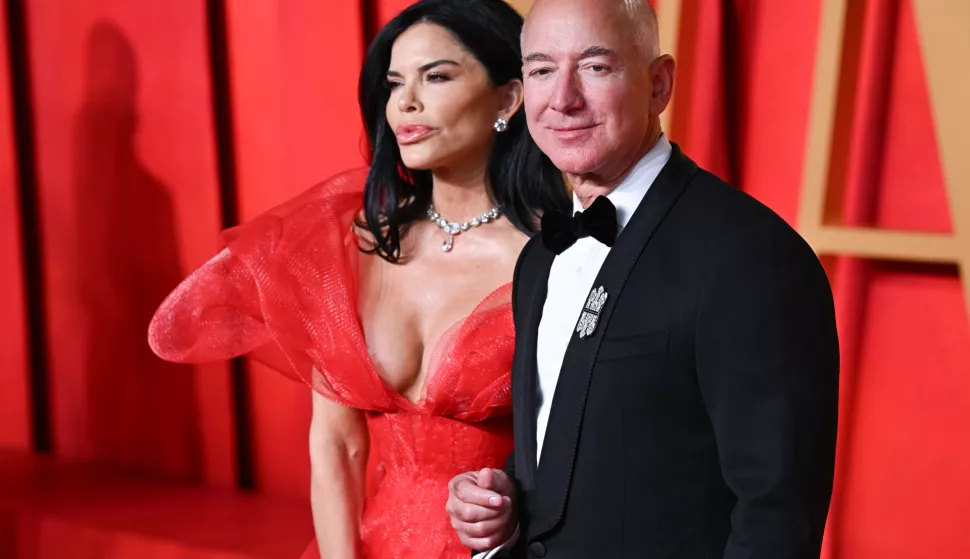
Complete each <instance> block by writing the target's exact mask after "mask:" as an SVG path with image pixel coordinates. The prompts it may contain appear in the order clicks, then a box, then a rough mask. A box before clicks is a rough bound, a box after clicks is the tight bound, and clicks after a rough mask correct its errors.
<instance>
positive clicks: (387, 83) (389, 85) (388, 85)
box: [384, 80, 401, 89]
mask: <svg viewBox="0 0 970 559" xmlns="http://www.w3.org/2000/svg"><path fill="white" fill-rule="evenodd" d="M399 85H401V82H396V81H391V80H387V81H385V82H384V87H386V88H388V89H397V87H398V86H399Z"/></svg>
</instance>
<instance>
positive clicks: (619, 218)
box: [573, 134, 673, 231]
mask: <svg viewBox="0 0 970 559" xmlns="http://www.w3.org/2000/svg"><path fill="white" fill-rule="evenodd" d="M672 151H673V148H672V147H671V145H670V142H669V141H668V140H667V135H666V134H660V138H659V139H658V140H657V143H656V144H654V145H653V147H652V148H650V151H648V152H647V154H646V155H644V156H643V157H642V158H641V159H640V161H637V163H636V165H634V166H633V168H632V169H630V172H629V173H627V175H626V177H624V178H623V180H622V181H620V184H618V185H617V186H616V188H614V189H613V191H612V192H610V193H609V194H607V195H606V197H607V198H608V199H609V201H610V202H613V205H614V206H616V224H617V226H618V231H622V230H623V228H624V227H626V224H627V223H629V222H630V218H631V217H633V212H634V211H636V209H637V206H639V205H640V202H641V201H642V200H643V197H644V196H646V194H647V191H648V190H650V185H652V184H653V182H654V180H656V178H657V175H659V174H660V171H661V170H662V169H663V168H664V165H666V164H667V161H668V160H669V159H670V154H671V153H672ZM581 211H583V204H582V203H581V202H580V201H579V197H578V196H576V194H575V193H574V194H573V212H581Z"/></svg>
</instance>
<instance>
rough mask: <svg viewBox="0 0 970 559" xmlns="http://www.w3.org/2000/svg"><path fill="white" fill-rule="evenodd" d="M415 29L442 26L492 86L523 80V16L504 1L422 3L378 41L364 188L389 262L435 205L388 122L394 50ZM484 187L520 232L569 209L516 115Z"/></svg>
mask: <svg viewBox="0 0 970 559" xmlns="http://www.w3.org/2000/svg"><path fill="white" fill-rule="evenodd" d="M418 23H432V24H435V25H439V26H441V27H443V28H445V29H447V30H448V31H449V32H451V34H452V36H454V37H455V39H456V40H457V41H458V42H460V43H461V44H462V45H463V46H464V47H465V48H466V49H467V50H468V51H469V52H470V53H471V54H472V55H473V56H474V57H475V58H476V59H478V61H479V62H480V63H481V64H482V66H484V67H485V70H486V71H487V72H488V76H489V80H490V81H491V83H492V85H494V86H501V85H504V84H506V83H508V82H509V81H511V80H513V79H522V52H521V48H520V46H519V35H520V33H521V31H522V16H520V15H519V14H518V13H517V12H516V11H515V9H513V8H512V7H511V6H509V5H508V4H506V3H505V2H503V1H502V0H421V1H420V2H417V3H416V4H413V5H411V6H410V7H408V8H407V9H405V10H404V11H403V12H401V13H400V14H398V15H397V17H395V18H394V19H392V20H391V21H390V22H389V23H388V24H387V25H386V26H384V28H383V29H381V31H380V32H379V33H378V34H377V37H375V38H374V41H373V42H372V43H371V45H370V48H369V49H368V51H367V58H366V59H365V60H364V66H363V68H362V69H361V72H360V83H359V91H358V95H359V102H360V111H361V116H362V117H363V119H364V126H365V128H366V131H367V140H368V143H369V147H370V153H371V164H370V172H369V174H368V176H367V185H366V187H365V189H364V220H365V221H364V222H363V223H361V224H360V225H361V226H363V227H366V228H367V229H368V230H369V231H370V232H371V234H372V235H373V237H374V239H376V246H375V247H374V249H373V252H376V253H377V254H379V255H380V256H381V257H382V258H384V259H385V260H387V261H389V262H398V261H399V259H400V257H401V238H402V236H403V235H404V234H405V233H407V231H408V229H409V228H410V226H411V225H412V224H413V223H414V222H415V221H417V220H419V219H424V218H426V215H427V214H426V212H427V208H428V204H429V203H430V202H431V183H432V178H431V172H430V171H419V170H413V169H408V168H406V167H405V166H404V162H403V161H402V160H401V152H400V150H399V149H398V145H397V141H396V139H395V136H394V132H393V131H392V130H391V129H390V126H389V125H388V123H387V116H386V107H387V102H388V99H389V98H390V91H389V89H388V88H387V87H386V85H385V82H386V80H387V69H388V66H389V65H390V60H391V47H392V46H393V45H394V42H395V41H396V40H397V38H398V37H399V36H400V35H401V34H402V33H404V31H406V30H407V29H408V28H410V27H411V26H413V25H415V24H418ZM486 184H487V185H488V187H489V188H490V191H491V195H492V197H493V199H494V200H493V202H495V203H496V204H497V205H499V206H500V207H501V208H502V211H503V213H504V215H505V216H506V217H507V218H508V219H509V220H510V221H511V222H512V223H513V224H514V225H515V226H516V227H517V228H519V229H520V230H522V231H523V232H526V233H534V232H535V230H536V228H537V222H538V220H537V218H538V214H539V212H541V211H543V210H548V209H564V208H567V207H568V205H569V199H568V196H567V193H566V187H565V185H564V183H563V177H562V173H560V171H559V170H558V169H556V167H555V165H553V164H552V161H550V160H549V158H548V157H546V156H545V154H543V153H542V152H541V151H540V150H539V147H538V146H537V145H536V144H535V142H534V141H533V140H532V137H531V136H530V135H529V130H528V128H527V126H526V121H525V111H524V110H519V111H518V112H516V114H515V115H514V116H512V118H511V119H510V120H509V122H508V129H507V130H506V131H505V132H502V133H500V134H496V135H495V140H494V142H493V145H492V151H491V157H490V160H489V162H488V171H487V176H486Z"/></svg>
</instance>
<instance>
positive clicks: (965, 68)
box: [798, 0, 970, 317]
mask: <svg viewBox="0 0 970 559" xmlns="http://www.w3.org/2000/svg"><path fill="white" fill-rule="evenodd" d="M913 5H914V8H915V13H916V23H917V32H918V33H919V39H920V44H921V45H922V51H923V62H924V67H925V69H926V79H927V85H928V89H929V96H930V104H931V106H932V110H933V117H934V121H935V127H936V136H937V143H938V145H939V152H940V159H941V164H942V169H943V177H944V181H945V183H946V191H947V198H948V201H949V208H950V214H951V222H952V224H953V233H952V234H944V233H929V232H916V231H896V230H888V229H879V228H874V227H849V226H842V225H834V224H832V221H834V220H835V217H834V216H833V215H832V214H833V212H832V211H831V210H830V209H829V207H828V206H827V205H826V198H827V197H828V196H833V197H834V196H835V195H836V194H838V193H837V192H836V191H835V190H836V188H837V187H836V185H837V184H838V179H837V177H838V173H842V172H844V169H835V168H834V165H833V162H832V154H833V153H835V152H836V151H837V150H842V149H845V141H846V139H845V138H841V137H836V134H835V130H836V128H837V127H838V125H839V124H840V123H839V122H837V111H836V109H837V104H838V101H839V76H840V73H841V70H842V68H841V65H840V57H841V55H842V52H843V49H844V44H845V41H844V39H845V35H846V28H847V25H846V24H847V21H846V19H847V18H846V16H847V11H846V9H847V0H824V1H823V4H822V17H821V29H820V34H819V43H818V50H817V55H816V66H815V81H814V85H813V91H812V101H811V109H810V110H811V112H810V114H809V132H808V143H807V147H806V157H805V170H804V174H803V182H802V191H801V202H800V204H799V216H798V225H799V230H800V232H801V233H802V234H803V235H804V236H805V238H806V239H807V240H808V241H809V243H811V245H812V246H813V247H814V248H815V250H816V251H817V252H819V253H821V254H836V255H846V256H855V257H860V258H867V259H879V260H894V261H902V262H931V263H943V264H956V265H957V266H958V267H959V269H960V275H961V278H962V283H963V296H964V302H965V304H966V308H967V316H968V317H970V190H968V188H970V157H967V156H966V154H965V153H964V152H965V151H966V146H967V142H968V140H967V137H966V128H967V125H968V124H970V109H968V108H967V106H966V100H967V99H970V62H968V61H967V58H966V53H968V52H970V33H967V32H966V27H967V25H968V24H970V2H939V1H938V0H914V1H913ZM852 23H853V24H854V23H855V22H852ZM851 26H852V27H855V25H851ZM857 31H858V30H857V29H853V30H852V32H857ZM840 129H841V128H840Z"/></svg>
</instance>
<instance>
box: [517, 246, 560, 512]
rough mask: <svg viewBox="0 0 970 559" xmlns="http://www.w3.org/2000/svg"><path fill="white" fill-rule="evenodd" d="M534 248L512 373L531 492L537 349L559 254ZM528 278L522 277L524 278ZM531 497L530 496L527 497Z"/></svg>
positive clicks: (522, 472)
mask: <svg viewBox="0 0 970 559" xmlns="http://www.w3.org/2000/svg"><path fill="white" fill-rule="evenodd" d="M535 245H536V246H534V247H533V248H532V254H531V255H529V256H530V257H531V259H530V263H529V273H528V274H526V276H527V278H528V281H525V282H523V283H525V285H524V286H523V288H524V289H526V290H527V299H526V301H525V304H524V305H523V306H522V307H523V311H524V313H525V316H524V317H523V320H522V321H521V322H520V323H521V324H523V325H525V326H524V328H523V333H522V336H521V338H519V340H518V341H517V343H516V350H515V366H514V368H513V371H514V374H513V376H512V406H513V410H514V414H515V415H514V431H515V434H514V436H515V449H516V452H515V471H516V472H517V473H518V475H517V477H518V478H519V483H520V485H521V487H520V490H522V491H524V492H526V493H529V492H531V490H532V488H534V487H535V474H536V446H537V444H538V443H537V441H536V410H537V408H538V404H537V398H536V396H537V389H536V386H537V384H536V383H537V381H538V374H539V371H538V364H537V363H536V348H537V344H538V337H539V321H540V320H541V319H542V308H543V305H544V304H545V302H546V290H547V287H548V282H549V270H550V268H551V267H552V261H553V259H554V258H555V255H554V254H553V253H551V252H549V251H548V250H546V248H545V247H544V246H542V243H541V242H536V243H535ZM524 279H526V277H523V278H520V281H521V280H524ZM527 500H528V499H527Z"/></svg>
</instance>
